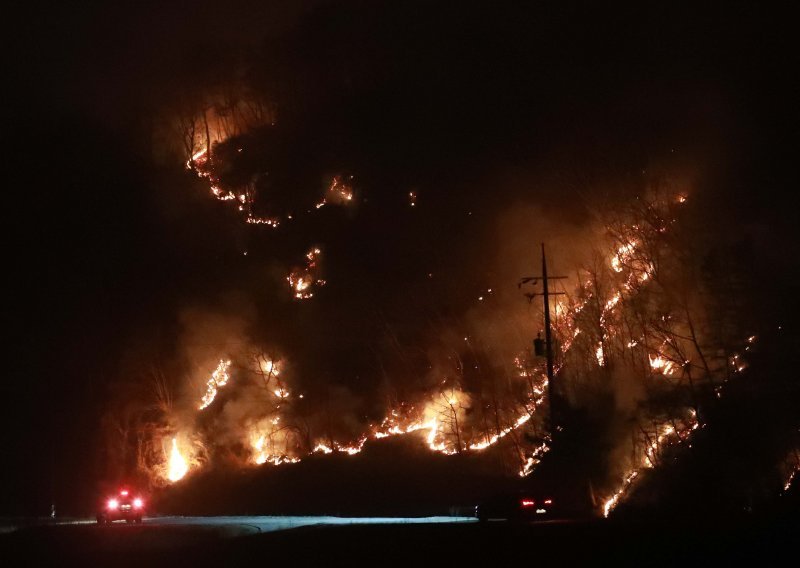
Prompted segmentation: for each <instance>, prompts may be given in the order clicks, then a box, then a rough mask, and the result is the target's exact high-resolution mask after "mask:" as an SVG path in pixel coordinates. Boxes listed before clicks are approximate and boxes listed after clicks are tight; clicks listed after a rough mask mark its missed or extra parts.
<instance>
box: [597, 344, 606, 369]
mask: <svg viewBox="0 0 800 568" xmlns="http://www.w3.org/2000/svg"><path fill="white" fill-rule="evenodd" d="M594 356H595V358H596V359H597V364H598V365H600V366H601V367H603V366H605V364H606V359H605V354H604V353H603V344H602V343H598V344H597V349H595V352H594Z"/></svg>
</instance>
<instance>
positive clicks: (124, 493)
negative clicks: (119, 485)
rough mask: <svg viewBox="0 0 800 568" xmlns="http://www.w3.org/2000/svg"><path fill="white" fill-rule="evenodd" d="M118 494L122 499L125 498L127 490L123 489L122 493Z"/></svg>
mask: <svg viewBox="0 0 800 568" xmlns="http://www.w3.org/2000/svg"><path fill="white" fill-rule="evenodd" d="M119 494H120V495H122V496H123V497H127V495H128V490H127V489H123V490H122V491H120V492H119Z"/></svg>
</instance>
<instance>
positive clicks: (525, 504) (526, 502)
mask: <svg viewBox="0 0 800 568" xmlns="http://www.w3.org/2000/svg"><path fill="white" fill-rule="evenodd" d="M520 505H522V506H523V507H533V506H534V505H535V503H534V501H533V499H523V500H522V501H520Z"/></svg>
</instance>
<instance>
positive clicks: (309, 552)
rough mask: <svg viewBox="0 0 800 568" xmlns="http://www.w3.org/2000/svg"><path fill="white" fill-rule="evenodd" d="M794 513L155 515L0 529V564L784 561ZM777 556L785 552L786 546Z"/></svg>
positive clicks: (183, 566) (794, 530) (792, 542)
mask: <svg viewBox="0 0 800 568" xmlns="http://www.w3.org/2000/svg"><path fill="white" fill-rule="evenodd" d="M798 535H800V531H798V523H797V520H796V519H794V518H768V519H767V518H765V519H749V520H746V521H736V522H724V521H723V522H720V521H716V522H713V523H712V522H709V521H708V520H707V519H705V520H704V519H695V518H692V517H691V516H687V518H686V519H678V520H675V519H672V520H661V521H656V520H652V519H651V520H649V521H632V522H615V521H606V520H602V519H595V520H590V521H581V522H578V521H574V522H550V523H533V524H524V523H503V522H490V523H478V522H476V521H475V519H473V518H464V517H431V518H356V519H349V518H337V517H206V518H203V517H160V518H150V519H146V520H145V522H144V523H143V524H141V525H129V524H125V523H115V524H113V525H111V526H97V525H96V524H95V523H93V522H91V521H86V520H73V521H70V522H64V523H58V524H48V525H38V526H28V527H21V528H19V529H17V530H14V531H12V532H8V533H5V534H0V565H2V566H4V567H5V566H73V565H74V566H78V565H79V566H106V565H108V566H115V567H116V566H137V567H142V566H171V567H173V568H195V567H198V566H214V567H217V568H219V567H223V566H251V565H258V566H265V565H276V564H280V565H285V566H292V567H294V566H315V567H322V566H381V567H383V566H387V565H388V566H394V565H400V566H404V567H411V566H413V567H418V566H437V567H440V566H452V565H455V564H461V565H468V566H475V565H478V566H480V565H487V566H492V565H497V566H508V565H511V564H518V563H525V564H526V565H527V564H541V563H545V562H546V563H555V564H558V565H562V566H589V565H614V566H615V568H619V567H622V566H636V567H637V568H638V567H641V566H680V567H681V568H686V567H687V566H703V567H704V568H705V567H708V566H718V565H720V566H723V565H724V566H733V565H742V564H745V565H746V564H748V563H752V564H753V565H758V566H772V565H785V562H783V560H782V559H783V558H786V557H791V556H792V555H794V554H796V543H797V538H798ZM787 555H788V556H787Z"/></svg>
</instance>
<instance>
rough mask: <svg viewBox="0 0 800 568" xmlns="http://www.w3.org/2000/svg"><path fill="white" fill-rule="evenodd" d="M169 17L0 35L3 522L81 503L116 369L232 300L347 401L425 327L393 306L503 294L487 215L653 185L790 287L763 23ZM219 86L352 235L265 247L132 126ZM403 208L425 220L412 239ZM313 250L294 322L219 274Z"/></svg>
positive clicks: (776, 31) (786, 200) (309, 231)
mask: <svg viewBox="0 0 800 568" xmlns="http://www.w3.org/2000/svg"><path fill="white" fill-rule="evenodd" d="M165 4H166V3H158V4H154V5H153V7H145V6H143V5H141V3H133V2H131V3H124V4H120V3H114V4H113V6H112V5H108V6H105V7H95V6H83V7H79V8H74V7H72V6H59V7H55V8H50V7H47V8H45V7H34V8H31V9H28V10H27V11H26V12H25V13H17V14H15V15H14V17H13V18H9V22H10V25H11V27H12V28H13V31H12V34H11V35H10V36H9V37H6V38H5V39H6V42H7V47H6V49H5V50H4V51H5V54H4V55H5V57H6V58H7V59H8V65H7V70H8V72H7V80H8V83H7V84H8V86H7V87H6V91H7V93H6V94H7V95H9V97H8V100H7V102H6V104H5V105H4V107H5V108H4V110H5V113H4V119H5V120H4V122H5V123H6V126H5V127H4V128H3V132H4V135H5V139H6V145H5V146H6V148H8V149H7V150H6V151H5V152H4V153H5V158H6V159H5V163H6V172H5V173H6V175H5V176H4V178H5V181H6V183H5V191H6V199H5V207H4V210H5V212H6V216H7V217H8V220H7V222H6V223H5V225H6V227H7V228H8V229H9V237H8V238H7V241H6V242H7V250H9V251H10V265H9V263H8V262H7V266H8V268H7V274H8V275H9V280H11V282H12V283H13V284H12V287H11V291H10V292H9V293H7V296H6V299H7V307H6V312H7V313H9V314H10V315H11V316H12V317H11V318H10V320H8V323H9V325H7V329H8V330H9V332H10V333H9V335H10V338H11V340H10V342H8V343H7V344H8V345H9V348H10V349H9V353H8V354H7V357H6V359H7V361H10V362H11V365H10V366H9V368H8V372H7V376H6V378H5V379H4V380H3V387H2V389H3V390H2V392H3V398H2V401H3V404H4V406H5V408H4V412H3V414H4V420H3V428H2V431H3V444H2V447H3V451H4V455H5V458H4V460H3V462H4V466H3V470H4V471H3V474H4V475H7V476H8V481H6V482H3V483H2V484H1V485H0V487H2V490H0V495H1V497H0V513H2V512H3V511H4V510H9V511H27V512H30V511H32V510H34V509H36V510H39V511H41V510H42V504H43V503H46V502H47V501H48V497H47V494H48V493H49V491H50V484H51V482H53V483H54V485H55V486H56V488H57V489H56V491H57V492H59V493H60V494H61V495H62V500H65V499H66V498H65V497H63V495H64V494H65V493H69V492H71V488H74V487H77V486H80V485H82V484H84V485H85V484H86V483H94V482H95V480H96V479H97V477H99V476H100V475H101V473H100V472H101V471H102V464H99V463H98V462H99V458H98V454H97V447H98V445H99V437H100V436H99V433H98V429H99V428H100V415H101V414H102V412H103V409H104V407H105V404H106V401H107V399H108V397H109V396H110V392H111V391H110V389H109V385H110V384H111V383H112V382H113V381H114V380H115V378H116V377H117V375H118V368H119V365H120V363H121V361H123V360H124V359H125V358H126V357H127V356H128V355H129V353H130V351H131V349H132V346H133V345H140V344H144V345H147V346H148V348H149V349H153V350H156V351H159V352H170V350H171V349H174V348H175V346H176V342H177V339H176V334H177V333H178V327H179V325H178V323H177V321H178V317H179V313H180V312H181V310H182V309H183V308H185V307H186V306H188V305H200V306H214V307H215V309H220V306H223V307H225V306H227V307H228V308H230V306H231V305H233V306H235V307H234V308H231V309H233V311H238V310H240V309H241V307H240V306H241V298H242V297H245V298H247V300H246V301H244V303H248V302H254V303H255V304H256V308H255V309H254V312H255V313H260V314H263V313H264V312H265V311H268V310H271V309H275V310H278V312H277V313H278V314H279V315H280V317H283V318H286V320H287V322H289V323H287V325H286V331H285V332H284V331H282V332H280V333H277V332H269V331H267V332H264V333H265V338H266V339H268V340H275V339H277V338H280V339H281V340H283V341H284V342H285V344H286V345H293V344H294V343H298V342H302V341H303V340H304V339H307V335H308V334H311V335H312V338H311V339H310V340H309V342H310V346H307V347H306V349H313V350H314V351H315V353H316V354H317V356H318V358H319V359H321V360H324V361H325V362H326V364H325V368H326V369H327V372H329V373H330V374H331V378H330V380H332V381H334V382H339V383H343V384H346V385H347V386H348V387H349V388H353V389H358V388H362V387H364V384H365V382H366V383H369V381H370V380H371V379H370V378H369V377H370V373H371V372H372V366H371V363H369V362H368V361H367V360H366V359H364V358H359V357H358V355H357V354H358V353H359V352H360V351H363V350H364V344H365V342H367V343H368V339H369V338H370V337H373V336H374V335H375V334H376V333H379V332H380V328H381V325H384V324H386V323H387V322H391V323H392V324H393V325H395V326H397V329H398V330H399V332H400V333H401V334H403V333H405V334H407V335H408V337H409V338H413V337H416V336H418V335H420V332H419V331H418V328H421V327H424V326H425V325H427V322H428V319H429V318H430V310H429V309H428V308H425V309H419V310H417V311H416V312H414V313H413V314H412V315H408V306H409V305H410V304H415V305H421V304H425V302H429V303H430V304H431V305H433V306H434V307H435V309H436V310H440V311H441V312H444V313H445V314H447V315H452V316H454V317H458V315H459V314H461V313H463V311H464V307H463V306H464V302H465V301H466V298H467V297H470V298H471V297H472V296H473V295H474V294H473V292H472V290H474V289H477V288H479V287H481V286H483V285H485V284H486V283H489V284H491V283H492V279H493V278H496V277H497V273H498V272H501V271H498V270H495V269H494V268H492V267H490V268H488V269H485V270H476V268H475V259H476V258H483V257H484V256H483V255H486V254H489V253H490V251H491V250H492V248H491V247H492V246H494V245H496V243H495V242H493V240H492V239H496V233H497V228H496V225H495V222H496V220H497V219H498V218H499V217H498V216H499V215H500V214H501V213H502V212H503V211H506V210H507V209H509V208H510V207H513V206H514V204H515V203H520V202H534V203H536V204H538V205H539V206H541V207H542V208H543V210H544V211H545V212H549V213H550V214H552V215H553V216H554V218H557V219H561V220H563V223H564V224H566V225H569V224H570V223H574V224H575V225H576V226H578V225H580V224H581V223H582V222H583V221H584V220H585V219H586V217H587V211H586V210H585V208H584V207H582V206H581V205H580V203H581V199H582V198H583V197H585V196H586V195H587V194H589V195H592V194H593V192H598V191H609V192H610V193H611V194H613V193H614V190H611V189H609V188H610V187H624V188H628V187H636V185H637V184H636V182H635V181H634V182H632V181H631V180H633V179H635V178H636V175H637V172H640V171H641V170H642V169H646V168H648V167H650V166H651V165H654V164H667V165H672V166H673V167H675V168H677V169H683V168H691V169H693V170H694V171H696V172H698V173H697V179H699V180H700V182H701V185H702V186H703V191H702V192H700V193H699V199H700V202H701V204H704V205H708V206H709V210H712V209H713V211H714V213H715V217H713V219H710V221H709V222H710V223H716V224H718V225H720V226H721V225H722V223H723V221H721V220H722V219H724V223H728V224H729V225H730V228H731V230H732V231H739V232H741V233H742V234H743V235H745V236H746V235H752V236H753V237H752V238H753V239H755V241H754V242H755V243H756V245H755V246H756V247H757V252H758V254H759V259H758V262H756V263H755V265H756V266H757V267H758V269H759V270H764V274H765V277H764V281H765V282H766V283H768V284H766V285H768V286H774V287H775V288H776V290H777V292H776V294H775V295H777V296H780V294H781V293H783V294H792V293H793V292H794V291H796V285H795V284H792V280H793V279H792V278H791V273H790V272H788V271H792V270H793V271H794V272H795V276H796V272H797V267H796V264H797V263H796V260H797V240H796V235H795V232H794V230H793V227H792V226H791V224H792V223H793V220H794V219H795V217H796V215H795V214H794V209H792V208H790V207H789V205H790V203H792V199H791V198H790V193H791V192H792V191H793V190H794V187H795V185H796V175H795V174H794V172H790V165H791V164H792V163H793V160H792V158H793V155H792V154H791V151H792V148H793V146H795V139H796V135H797V130H796V127H794V126H791V124H792V122H793V121H792V120H791V118H792V117H794V116H795V115H796V111H795V108H794V106H795V102H796V90H793V89H792V88H791V87H790V86H791V85H792V83H793V79H796V77H793V76H794V75H796V69H797V68H798V62H797V60H796V55H794V53H795V52H796V50H794V49H792V47H793V46H792V43H794V42H793V41H792V39H791V37H792V36H791V35H790V33H789V32H790V30H789V18H788V17H787V16H786V15H785V14H780V13H770V12H768V11H766V9H764V8H758V7H755V6H749V7H742V8H739V7H736V8H734V7H728V6H726V7H724V8H719V9H703V8H698V7H697V6H689V7H683V6H680V5H679V4H676V3H661V4H658V5H655V6H653V5H649V6H644V5H639V6H638V7H636V8H632V9H618V10H610V9H608V8H605V7H595V8H593V9H591V10H589V11H586V10H585V9H584V8H577V7H572V6H571V5H569V4H568V3H563V2H557V3H545V2H536V3H519V4H517V3H500V6H498V3H488V2H487V3H484V4H481V3H473V2H458V3H442V2H421V1H420V2H417V1H410V2H409V1H404V2H343V3H327V2H299V3H292V4H293V5H294V6H295V7H294V8H292V9H287V8H286V6H285V4H287V3H284V2H255V1H250V2H217V3H212V2H206V1H202V2H195V3H192V4H191V7H187V6H185V5H183V6H178V5H177V3H175V5H174V6H172V7H171V8H169V7H166V6H165ZM156 6H157V7H156ZM240 69H246V70H247V71H246V73H245V78H246V80H249V81H252V82H253V84H255V85H260V86H261V87H263V88H265V89H270V88H275V85H278V86H279V87H281V88H282V89H283V90H280V89H278V91H276V92H278V97H279V99H280V105H281V106H280V108H279V117H280V118H279V125H278V134H277V135H276V137H277V140H278V142H277V143H276V144H277V145H278V147H279V148H280V151H281V159H280V160H277V159H276V160H275V161H276V163H275V164H272V165H273V166H274V167H275V168H276V169H277V170H279V171H281V172H283V175H284V178H285V179H287V180H289V182H290V183H296V184H297V185H298V186H300V185H303V184H304V183H306V182H307V181H308V180H309V179H311V180H319V179H321V176H322V175H324V174H325V173H328V172H330V171H331V169H332V168H341V169H342V170H346V171H352V172H353V173H354V174H356V176H357V183H358V187H359V191H360V192H361V193H360V195H363V196H365V197H367V199H368V202H367V203H362V204H360V205H359V209H358V211H356V212H355V214H352V215H350V216H348V215H349V214H348V213H347V212H344V211H335V212H332V213H330V214H329V215H328V216H326V217H324V218H323V221H321V222H319V223H314V224H304V223H305V222H299V223H298V224H297V225H296V226H295V227H294V228H290V229H286V232H285V233H283V235H284V236H283V237H282V239H283V240H282V241H280V242H277V241H274V240H273V241H270V240H268V239H264V238H262V237H261V236H260V235H261V233H253V232H249V231H247V230H244V229H242V228H241V227H239V226H238V225H237V223H236V220H235V219H232V218H231V216H230V215H227V214H225V213H220V209H219V207H217V205H218V204H217V203H215V202H213V201H211V200H206V199H200V198H197V197H196V194H194V193H193V190H196V189H197V186H196V185H192V182H191V180H187V177H186V175H185V174H184V173H183V172H182V171H181V170H180V169H179V168H175V169H174V170H171V169H170V168H168V167H165V166H164V165H163V164H159V163H156V162H155V161H154V160H153V151H152V147H151V142H152V137H151V133H152V125H153V122H154V121H155V120H157V116H158V115H159V112H161V111H162V109H163V108H164V107H165V106H167V105H169V104H172V103H173V102H174V97H175V96H176V93H179V92H185V91H190V92H191V91H192V90H197V91H202V90H203V89H206V88H209V86H214V85H216V84H219V83H220V82H222V83H224V82H225V81H230V80H232V79H233V78H234V77H236V73H237V71H238V70H240ZM674 149H677V153H678V155H677V156H675V155H673V154H674V152H672V150H674ZM278 162H279V163H278ZM409 188H415V189H418V191H419V193H420V199H421V205H422V203H424V204H425V207H424V209H423V208H422V207H420V209H421V210H420V211H419V212H418V213H419V215H418V216H416V217H414V218H408V217H407V216H406V212H405V209H404V205H405V201H404V200H403V199H404V196H405V195H406V193H407V191H408V189H409ZM298 191H300V190H298ZM620 191H622V190H620ZM293 195H294V194H293ZM401 209H402V210H403V213H402V214H400V213H397V211H399V210H401ZM473 210H474V211H478V212H480V214H481V220H475V219H473V218H470V217H469V216H468V215H467V214H466V213H467V212H469V211H473ZM434 237H435V238H434ZM317 242H323V243H324V244H325V246H326V247H327V248H326V251H327V253H329V254H328V256H327V257H328V258H329V259H330V260H329V262H328V263H327V264H326V270H328V272H327V273H326V276H327V277H328V279H329V281H330V282H331V283H330V285H329V288H330V289H329V290H326V292H327V293H328V297H329V300H328V301H327V303H325V302H322V303H321V304H320V305H317V306H311V307H304V308H303V309H304V310H306V311H305V312H303V313H299V314H298V313H296V312H293V311H292V310H294V309H295V308H294V307H293V306H292V305H280V304H279V305H278V307H277V308H276V307H275V306H273V305H272V304H270V303H268V302H267V301H266V300H262V299H260V296H258V295H257V294H255V293H254V286H255V285H254V284H252V282H255V281H256V279H257V277H258V274H259V272H258V271H259V270H261V269H262V268H261V267H255V266H253V265H248V264H243V263H242V261H241V250H242V249H243V248H250V249H252V250H253V251H254V252H253V254H255V255H257V256H258V258H260V259H261V260H262V261H263V265H264V266H270V262H275V263H278V262H288V261H290V260H291V259H294V258H298V256H300V257H302V254H303V253H304V251H305V250H307V248H308V246H309V245H310V244H314V243H317ZM776 243H780V244H781V246H782V247H784V248H782V249H780V250H777V251H776V249H775V247H774V246H773V245H775V244H776ZM758 247H763V248H762V249H758ZM791 259H794V261H792V260H791ZM430 267H436V268H437V269H438V268H440V267H442V269H443V270H447V271H448V275H449V279H448V280H447V281H446V282H444V283H442V284H441V285H440V287H439V288H437V289H436V290H434V291H433V292H431V291H430V290H428V291H425V287H424V284H423V283H421V282H420V280H419V275H421V274H425V273H427V272H428V271H429V269H430V270H433V268H430ZM783 275H785V277H784V276H783ZM232 278H233V279H234V280H235V283H231V281H230V280H231V279H232ZM794 281H795V282H796V279H794ZM364 282H366V283H367V284H366V285H364V287H363V291H360V292H359V293H358V294H353V286H354V285H355V284H356V283H364ZM507 284H508V285H513V282H508V283H507ZM437 286H439V284H437ZM269 292H270V290H267V291H265V293H264V294H265V295H266V294H267V293H269ZM424 294H431V296H430V297H429V298H428V299H426V300H424V301H423V300H421V299H420V298H421V297H422V296H423V295H424ZM768 295H769V296H771V297H772V296H773V295H772V294H768ZM795 297H796V296H795ZM254 298H255V299H254ZM431 298H433V299H431ZM259 302H263V303H261V304H260V303H259ZM763 302H764V304H765V305H767V306H770V307H771V306H774V304H776V303H777V302H773V301H772V300H770V299H767V300H763ZM433 309H434V308H431V310H433ZM281 310H282V311H281ZM412 311H413V310H412ZM771 313H773V312H770V314H771ZM353 314H359V316H358V317H354V316H353ZM768 315H769V314H768ZM256 319H258V317H256ZM265 327H266V326H265ZM333 338H336V339H335V340H334V339H333ZM409 341H412V339H409ZM293 342H294V343H293ZM309 372H314V373H316V374H317V375H319V372H320V370H319V368H317V367H315V366H314V365H313V364H309ZM348 377H349V378H348ZM319 380H322V381H323V382H324V381H327V380H329V379H327V378H326V379H319ZM79 494H80V491H79Z"/></svg>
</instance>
